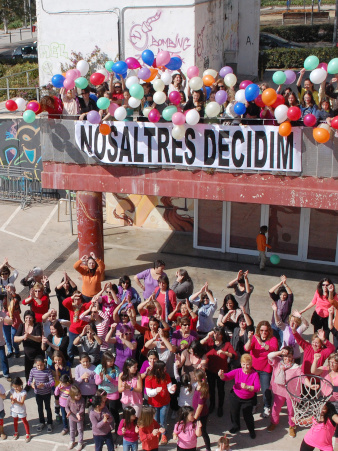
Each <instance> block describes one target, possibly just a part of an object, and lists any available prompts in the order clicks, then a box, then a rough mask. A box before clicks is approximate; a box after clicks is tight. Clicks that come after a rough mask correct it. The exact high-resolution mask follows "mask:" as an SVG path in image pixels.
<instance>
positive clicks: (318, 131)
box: [313, 127, 330, 144]
mask: <svg viewBox="0 0 338 451" xmlns="http://www.w3.org/2000/svg"><path fill="white" fill-rule="evenodd" d="M313 137H314V139H315V141H317V143H320V144H324V143H326V142H328V140H329V139H330V132H328V131H327V130H326V129H325V128H320V127H317V128H314V129H313Z"/></svg>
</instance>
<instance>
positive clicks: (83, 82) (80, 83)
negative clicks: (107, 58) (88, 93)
mask: <svg viewBox="0 0 338 451" xmlns="http://www.w3.org/2000/svg"><path fill="white" fill-rule="evenodd" d="M75 86H76V87H77V88H79V89H85V88H86V87H87V86H88V80H87V79H86V78H84V77H79V78H77V79H76V80H75Z"/></svg>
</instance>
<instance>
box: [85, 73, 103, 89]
mask: <svg viewBox="0 0 338 451" xmlns="http://www.w3.org/2000/svg"><path fill="white" fill-rule="evenodd" d="M89 80H90V83H91V84H92V85H94V86H98V85H101V84H102V83H103V82H104V75H103V74H99V73H98V72H94V73H93V74H91V76H90V78H89Z"/></svg>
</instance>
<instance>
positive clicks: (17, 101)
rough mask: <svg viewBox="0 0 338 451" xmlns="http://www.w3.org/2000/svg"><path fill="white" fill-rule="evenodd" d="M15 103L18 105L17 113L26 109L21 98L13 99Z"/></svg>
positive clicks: (24, 101) (24, 102)
mask: <svg viewBox="0 0 338 451" xmlns="http://www.w3.org/2000/svg"><path fill="white" fill-rule="evenodd" d="M14 100H15V103H16V104H17V105H18V111H24V109H25V108H26V104H27V102H26V100H25V99H23V98H22V97H18V98H17V99H14Z"/></svg>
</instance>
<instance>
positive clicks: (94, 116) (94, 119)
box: [87, 110, 101, 124]
mask: <svg viewBox="0 0 338 451" xmlns="http://www.w3.org/2000/svg"><path fill="white" fill-rule="evenodd" d="M87 121H88V122H90V123H91V124H99V123H100V122H101V116H100V113H99V112H98V111H95V110H91V111H89V112H88V113H87Z"/></svg>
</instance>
